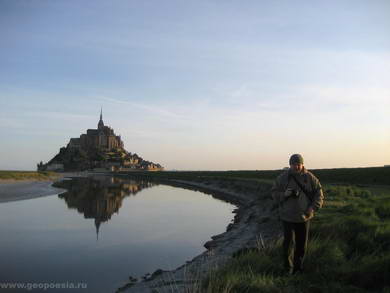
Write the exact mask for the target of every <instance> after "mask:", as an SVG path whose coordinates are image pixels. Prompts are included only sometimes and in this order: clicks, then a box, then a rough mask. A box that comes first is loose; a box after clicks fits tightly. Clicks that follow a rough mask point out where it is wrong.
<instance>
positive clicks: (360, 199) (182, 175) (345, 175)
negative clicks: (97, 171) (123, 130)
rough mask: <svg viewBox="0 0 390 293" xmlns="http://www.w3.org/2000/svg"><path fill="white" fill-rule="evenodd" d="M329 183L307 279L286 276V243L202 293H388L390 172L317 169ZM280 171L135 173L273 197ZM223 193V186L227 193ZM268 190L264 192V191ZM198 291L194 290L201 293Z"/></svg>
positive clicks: (248, 259)
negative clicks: (216, 183) (216, 184)
mask: <svg viewBox="0 0 390 293" xmlns="http://www.w3.org/2000/svg"><path fill="white" fill-rule="evenodd" d="M311 171H312V172H313V173H314V174H315V175H316V176H317V177H318V178H319V179H320V181H321V183H322V184H323V189H324V194H325V205H324V207H323V208H322V209H321V210H320V211H319V212H318V213H317V215H316V217H315V218H314V219H313V220H312V222H311V230H310V240H309V245H308V251H307V255H306V259H305V273H304V274H302V275H294V276H289V275H286V274H285V272H284V271H283V269H282V257H281V250H282V249H281V239H278V240H276V241H275V242H273V243H269V244H268V246H267V247H266V248H265V249H264V248H260V247H259V248H256V249H252V250H247V251H246V252H243V253H239V254H237V255H236V256H234V257H233V258H232V260H231V261H230V262H228V264H226V265H225V266H224V267H222V268H220V269H218V270H216V271H215V270H214V271H210V273H209V275H208V277H207V278H206V279H204V280H203V281H202V284H201V289H200V290H196V292H207V293H208V292H210V293H211V292H225V293H228V292H282V293H283V292H286V293H294V292H296V293H298V292H299V293H305V292H332V293H336V292H389V293H390V168H389V167H375V168H350V169H347V168H343V169H318V170H311ZM280 173H281V170H271V171H225V172H213V171H191V172H168V171H164V172H154V173H150V172H131V174H130V173H124V174H125V175H130V176H135V177H141V178H142V177H147V178H148V179H149V180H153V179H156V180H166V179H168V180H169V179H181V180H190V181H199V182H202V181H204V182H207V181H208V180H210V181H215V179H217V181H219V184H221V185H226V186H230V187H232V185H233V186H234V188H236V189H240V190H247V191H251V190H252V192H253V190H254V189H253V188H254V186H255V185H258V186H260V187H262V188H259V191H261V193H262V194H264V193H267V192H268V193H269V188H270V186H271V182H273V180H274V179H275V178H276V176H278V175H279V174H280ZM222 187H223V186H222ZM263 187H264V188H265V189H264V188H263ZM194 292H195V291H194Z"/></svg>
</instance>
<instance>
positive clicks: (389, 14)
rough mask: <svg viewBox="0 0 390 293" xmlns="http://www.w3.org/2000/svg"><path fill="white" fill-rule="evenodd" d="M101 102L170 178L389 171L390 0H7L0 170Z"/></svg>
mask: <svg viewBox="0 0 390 293" xmlns="http://www.w3.org/2000/svg"><path fill="white" fill-rule="evenodd" d="M101 107H103V120H104V123H105V124H106V125H109V126H111V127H112V128H113V129H114V130H115V132H116V134H118V135H121V136H122V139H123V141H124V145H125V148H126V150H127V151H129V152H131V153H137V154H138V155H140V156H141V157H143V158H144V159H146V160H149V161H153V162H155V163H160V164H161V165H163V166H164V167H165V168H166V169H167V170H267V169H280V168H283V167H285V166H287V165H288V159H289V157H290V155H291V154H294V153H300V154H302V155H303V157H304V159H305V165H306V167H308V168H309V169H310V168H340V167H371V166H383V165H387V164H390V1H388V0H383V1H380V0H371V1H360V0H348V1H346V0H337V1H333V0H329V1H316V0H313V1H299V0H297V1H279V0H275V1H261V0H256V1H254V0H253V1H251V0H248V1H233V0H218V1H217V0H208V1H204V0H196V1H189V0H187V1H182V0H167V1H155V0H147V1H135V0H134V1H132V0H128V1H123V0H115V1H103V0H84V1H75V0H56V1H51V0H31V1H27V0H0V134H1V142H0V169H4V170H34V169H36V164H37V163H38V162H39V161H43V162H47V161H48V160H50V159H51V158H52V157H53V156H54V155H55V154H56V153H57V152H58V151H59V148H60V147H63V146H66V145H67V143H68V142H69V139H70V138H71V137H79V136H80V134H82V133H85V132H86V130H87V129H90V128H96V127H97V123H98V120H99V115H100V109H101Z"/></svg>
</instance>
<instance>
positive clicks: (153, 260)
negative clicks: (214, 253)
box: [0, 177, 234, 293]
mask: <svg viewBox="0 0 390 293" xmlns="http://www.w3.org/2000/svg"><path fill="white" fill-rule="evenodd" d="M61 185H62V187H65V188H67V189H69V191H67V192H65V193H64V194H62V195H60V196H59V197H58V196H47V197H41V198H36V199H31V200H23V201H16V202H8V203H1V204H0V235H3V236H4V237H2V238H1V241H0V259H1V260H2V262H3V263H6V264H7V266H6V267H5V268H4V269H2V270H0V283H1V282H26V283H27V282H38V283H45V282H47V281H49V282H59V283H66V282H68V281H70V282H86V283H88V288H87V289H83V290H81V291H80V290H72V292H73V291H74V292H75V293H76V292H83V293H84V292H85V293H86V292H93V293H105V292H114V291H115V290H116V289H117V288H119V287H121V286H123V284H124V283H126V282H127V281H128V276H129V275H131V276H137V277H140V276H143V275H145V274H146V273H148V272H153V271H155V270H156V269H158V268H161V269H163V270H167V269H174V268H176V267H178V266H180V265H182V264H183V263H185V262H186V261H188V260H189V259H191V258H192V257H194V256H195V255H198V254H200V253H202V252H203V251H204V247H203V243H205V242H206V241H208V240H210V235H216V234H219V233H221V232H223V231H225V229H226V225H227V224H228V223H229V221H231V220H232V218H233V214H232V210H233V209H234V206H232V205H230V204H228V203H224V202H221V201H217V200H215V199H214V198H212V197H210V196H206V195H204V194H202V193H199V192H195V191H191V190H187V189H182V188H176V187H172V186H167V185H164V184H159V185H158V186H154V185H157V184H152V183H148V182H143V181H130V180H129V179H124V178H123V179H122V178H119V179H118V178H111V177H99V178H92V179H88V178H75V179H74V180H73V181H70V180H69V181H68V180H66V181H65V182H62V183H61ZM152 186H153V188H148V187H152ZM135 194H137V196H131V195H135ZM64 203H66V204H64ZM66 205H67V206H66ZM76 210H77V212H78V213H81V214H82V216H81V215H78V214H76V213H75V211H76ZM119 210H120V213H119ZM114 213H115V215H114ZM113 215H114V216H113ZM87 219H88V220H87ZM92 219H93V220H94V221H95V223H96V228H97V231H98V230H99V226H100V225H101V226H100V234H101V233H102V232H103V231H104V237H101V235H99V241H96V237H95V235H93V233H94V231H93V230H95V229H94V227H93V226H92V225H93V224H92V223H91V222H92ZM107 221H109V224H107V225H104V224H102V223H103V222H105V223H107ZM91 232H92V235H91ZM103 264H104V265H103ZM0 291H1V290H0ZM14 291H15V292H25V291H26V290H23V289H20V290H17V289H15V290H14ZM48 291H49V290H48ZM55 291H56V292H57V291H58V292H68V290H66V291H62V290H61V289H57V290H55ZM1 292H2V291H1Z"/></svg>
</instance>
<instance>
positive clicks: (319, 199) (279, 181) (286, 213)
mask: <svg viewBox="0 0 390 293" xmlns="http://www.w3.org/2000/svg"><path fill="white" fill-rule="evenodd" d="M291 176H292V174H291V171H290V170H286V171H284V172H283V173H282V174H280V175H279V176H278V178H276V180H275V183H274V185H273V187H272V197H273V199H274V201H275V202H276V203H277V205H278V207H279V216H280V219H281V220H283V221H287V222H293V223H302V222H306V221H307V220H309V219H310V218H312V217H313V215H308V214H307V210H308V209H309V207H312V208H313V209H314V211H317V210H318V209H320V208H321V207H322V204H323V200H324V195H323V192H322V187H321V183H320V181H319V180H318V179H317V178H316V177H315V176H314V175H313V174H312V173H311V172H309V171H307V170H306V169H305V168H304V169H303V171H302V172H301V173H299V174H296V175H294V176H295V178H296V179H297V180H298V181H299V182H300V183H301V185H302V186H303V187H304V189H305V190H306V191H307V192H308V193H311V195H312V199H313V200H312V201H311V200H310V195H306V194H305V193H304V192H303V191H302V190H301V188H300V187H299V186H298V184H297V183H296V182H295V181H294V179H293V178H291ZM287 188H292V189H294V190H298V191H299V195H298V196H297V197H296V196H290V197H286V196H285V195H284V192H285V191H286V189H287Z"/></svg>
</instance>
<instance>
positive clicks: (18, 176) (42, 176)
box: [0, 171, 58, 180]
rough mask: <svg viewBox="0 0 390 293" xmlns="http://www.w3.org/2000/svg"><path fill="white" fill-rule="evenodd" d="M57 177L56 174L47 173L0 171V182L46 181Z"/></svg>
mask: <svg viewBox="0 0 390 293" xmlns="http://www.w3.org/2000/svg"><path fill="white" fill-rule="evenodd" d="M57 176H58V174H57V173H55V172H48V171H45V172H35V171H0V180H28V179H31V180H47V179H51V178H53V177H57Z"/></svg>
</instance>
